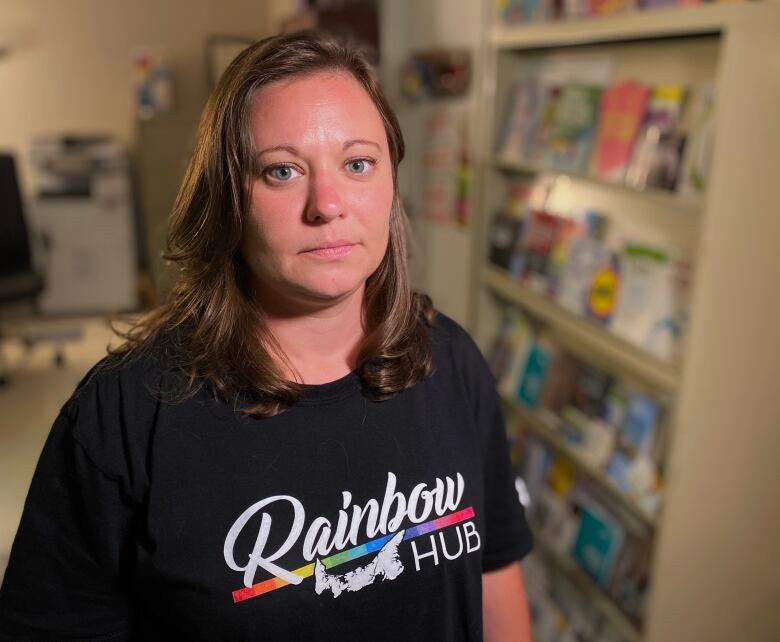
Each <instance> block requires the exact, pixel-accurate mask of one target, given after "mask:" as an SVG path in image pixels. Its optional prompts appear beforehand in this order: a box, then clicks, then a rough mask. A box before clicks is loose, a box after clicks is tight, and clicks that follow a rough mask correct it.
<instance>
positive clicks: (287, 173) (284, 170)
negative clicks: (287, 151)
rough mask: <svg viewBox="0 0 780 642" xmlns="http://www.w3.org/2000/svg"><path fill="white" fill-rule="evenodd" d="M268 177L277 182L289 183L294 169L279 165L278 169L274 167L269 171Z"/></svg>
mask: <svg viewBox="0 0 780 642" xmlns="http://www.w3.org/2000/svg"><path fill="white" fill-rule="evenodd" d="M268 175H269V176H270V177H271V178H273V179H274V180H277V181H289V180H290V179H291V178H292V175H293V170H292V167H288V166H287V165H278V166H277V167H272V168H270V169H269V170H268Z"/></svg>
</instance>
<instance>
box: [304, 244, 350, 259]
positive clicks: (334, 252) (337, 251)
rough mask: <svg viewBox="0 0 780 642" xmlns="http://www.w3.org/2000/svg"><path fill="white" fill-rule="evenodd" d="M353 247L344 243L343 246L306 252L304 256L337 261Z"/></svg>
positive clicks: (318, 248) (331, 246) (330, 246)
mask: <svg viewBox="0 0 780 642" xmlns="http://www.w3.org/2000/svg"><path fill="white" fill-rule="evenodd" d="M353 247H354V244H353V243H344V244H343V245H329V246H328V247H317V248H314V249H311V250H306V251H305V252H304V254H309V255H313V256H319V257H322V258H325V259H337V258H340V257H342V256H346V255H347V254H349V253H350V252H351V251H352V248H353Z"/></svg>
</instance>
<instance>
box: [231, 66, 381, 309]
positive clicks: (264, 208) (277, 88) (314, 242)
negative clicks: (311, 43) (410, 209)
mask: <svg viewBox="0 0 780 642" xmlns="http://www.w3.org/2000/svg"><path fill="white" fill-rule="evenodd" d="M250 131H251V136H252V142H253V145H254V150H255V153H256V154H257V163H256V166H257V171H256V173H255V175H254V176H252V177H250V180H251V212H250V216H249V221H248V224H247V226H246V232H245V234H244V239H243V241H242V247H241V250H242V253H243V255H244V258H245V259H246V261H247V263H248V265H249V266H250V268H251V270H252V273H253V276H254V278H255V281H256V285H257V286H258V288H259V292H260V294H261V297H262V299H263V300H264V302H266V303H267V304H274V305H278V306H280V307H282V308H283V309H285V310H287V311H290V310H296V309H304V308H309V307H311V306H312V305H315V306H323V305H327V304H329V303H333V302H337V301H339V300H343V299H346V298H348V297H350V296H353V295H357V296H362V293H363V287H364V285H365V281H366V279H367V278H368V277H369V276H370V275H371V274H372V273H373V272H374V271H375V270H376V268H377V267H378V266H379V264H380V262H381V261H382V258H383V257H384V254H385V250H386V249H387V243H388V238H389V229H390V208H391V206H392V202H393V172H392V162H391V158H390V151H389V149H388V143H387V136H386V134H385V129H384V126H383V124H382V119H381V117H380V115H379V112H378V111H377V109H376V107H375V106H374V103H373V102H372V101H371V98H370V97H369V95H368V93H366V91H365V90H364V89H363V87H362V86H361V85H360V84H359V83H358V82H357V81H356V80H355V79H354V78H353V77H352V76H351V75H350V74H348V73H345V72H318V73H314V74H311V75H305V76H298V77H294V78H291V79H288V80H281V81H278V82H275V83H272V84H270V85H267V86H265V87H263V88H262V89H260V90H259V91H258V92H257V93H256V94H255V95H254V97H253V99H252V104H251V113H250Z"/></svg>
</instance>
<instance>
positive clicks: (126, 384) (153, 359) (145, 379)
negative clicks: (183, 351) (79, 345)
mask: <svg viewBox="0 0 780 642" xmlns="http://www.w3.org/2000/svg"><path fill="white" fill-rule="evenodd" d="M172 354H173V341H172V336H171V333H170V332H167V331H166V332H160V333H158V334H157V335H156V336H155V337H153V338H151V339H150V340H148V341H145V342H144V343H142V344H140V345H137V346H133V347H132V348H129V349H121V350H119V351H112V352H109V353H108V354H107V355H106V356H104V357H103V358H102V359H100V360H99V361H98V362H97V363H95V364H94V365H93V366H92V367H91V368H90V369H89V371H87V373H86V374H85V375H84V376H83V377H82V379H81V380H80V381H79V383H78V385H77V386H76V389H75V390H74V392H73V395H72V396H71V398H70V399H69V400H68V402H67V403H66V405H65V407H66V409H68V408H69V407H71V406H74V405H78V404H79V403H80V402H81V401H82V400H83V398H84V397H90V396H92V395H101V396H105V395H106V394H110V393H111V392H112V391H116V392H121V393H122V394H123V396H125V397H127V398H128V401H134V400H136V397H137V396H139V395H140V396H144V395H146V394H147V393H149V392H151V391H152V390H154V389H156V388H157V386H158V385H159V384H160V383H161V382H162V381H161V380H162V379H163V378H165V377H166V375H169V374H171V373H173V372H174V367H173V358H172Z"/></svg>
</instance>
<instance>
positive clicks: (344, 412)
mask: <svg viewBox="0 0 780 642" xmlns="http://www.w3.org/2000/svg"><path fill="white" fill-rule="evenodd" d="M431 337H432V340H433V346H434V365H435V373H434V374H433V375H432V376H431V377H429V378H428V379H426V380H425V381H423V382H421V383H419V384H417V385H416V386H414V387H413V388H411V389H409V390H406V391H404V392H402V393H400V394H398V395H397V396H396V397H394V398H392V399H390V400H387V401H376V400H374V399H373V398H372V395H371V393H370V392H368V391H365V390H363V388H362V386H361V382H360V379H359V377H358V376H357V374H356V373H354V372H353V373H351V374H349V375H347V376H346V377H343V378H342V379H339V380H337V381H334V382H331V383H327V384H323V385H316V386H306V387H305V392H304V395H303V398H302V399H301V400H300V401H299V402H298V403H296V404H295V405H294V406H293V407H292V408H290V409H288V410H287V411H285V412H283V413H282V414H280V415H278V416H276V417H272V418H269V419H260V420H256V419H250V418H246V417H244V416H242V415H240V414H239V413H236V412H235V411H234V410H233V409H232V406H231V405H230V404H228V403H225V402H222V401H219V400H217V399H215V398H214V396H213V395H211V394H209V393H208V391H207V389H205V388H204V389H203V390H202V391H201V392H199V393H198V394H197V395H195V396H194V397H192V398H191V399H189V400H187V401H184V402H180V403H176V404H172V403H169V402H166V401H165V400H164V398H163V399H162V400H161V396H160V395H159V394H157V393H156V392H155V391H159V390H165V389H166V387H167V386H169V385H170V384H171V382H173V381H174V379H173V378H174V377H175V376H176V374H175V373H173V372H172V371H171V369H170V368H169V367H167V366H166V363H165V359H164V358H160V357H157V358H154V357H152V356H146V357H143V358H137V359H133V360H130V361H128V362H126V363H122V364H120V365H119V366H113V367H105V364H103V365H101V364H99V365H98V366H97V367H96V368H94V369H93V370H92V371H91V372H90V373H89V374H88V375H87V377H85V379H84V380H83V381H82V383H81V384H80V385H79V387H78V388H77V390H76V392H75V393H74V395H73V396H72V397H71V399H70V400H69V401H68V402H67V403H66V404H65V406H64V407H63V409H62V411H61V412H60V415H59V416H58V417H57V419H56V422H55V424H54V427H53V428H52V431H51V434H50V436H49V438H48V440H47V442H46V445H45V447H44V450H43V454H42V455H41V459H40V461H39V463H38V467H37V469H36V472H35V475H34V478H33V481H32V485H31V487H30V491H29V495H28V498H27V502H26V504H25V508H24V514H23V516H22V521H21V524H20V526H19V531H18V533H17V537H16V540H15V542H14V546H13V549H12V553H11V558H10V561H9V566H8V569H7V572H6V576H5V581H4V584H3V587H2V590H1V591H0V638H3V639H5V638H10V639H63V638H69V639H71V638H76V639H91V640H98V639H99V640H114V639H117V640H119V639H122V640H123V639H143V640H148V639H158V638H159V639H173V638H176V639H178V638H187V639H190V640H200V639H203V640H309V639H311V640H314V639H317V640H331V639H332V640H370V641H381V640H393V641H398V640H479V639H481V638H482V587H481V575H482V572H483V571H488V570H492V569H495V568H498V567H501V566H503V565H506V564H508V563H511V562H513V561H515V560H518V559H520V558H522V557H523V556H524V555H525V554H526V553H528V551H529V550H530V547H531V536H530V533H529V531H528V528H527V525H526V523H525V519H524V515H523V511H522V506H521V505H520V503H519V502H518V497H517V493H516V492H515V490H514V485H513V482H512V474H511V471H510V464H509V457H508V452H507V444H506V436H505V433H504V424H503V419H502V416H501V410H500V404H499V401H498V397H497V395H496V392H495V381H494V379H493V378H492V376H491V375H490V373H489V371H488V369H487V367H486V364H485V362H484V360H483V358H482V356H481V354H480V353H479V351H478V349H477V347H476V345H475V344H474V343H473V341H472V340H471V338H470V337H469V336H468V335H467V334H466V333H465V331H464V330H463V329H462V328H460V326H458V325H457V324H456V323H455V322H453V321H452V320H450V319H448V318H447V317H445V316H443V315H438V316H437V323H436V327H435V328H434V329H432V330H431ZM158 353H159V354H163V353H164V350H160V351H158Z"/></svg>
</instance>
